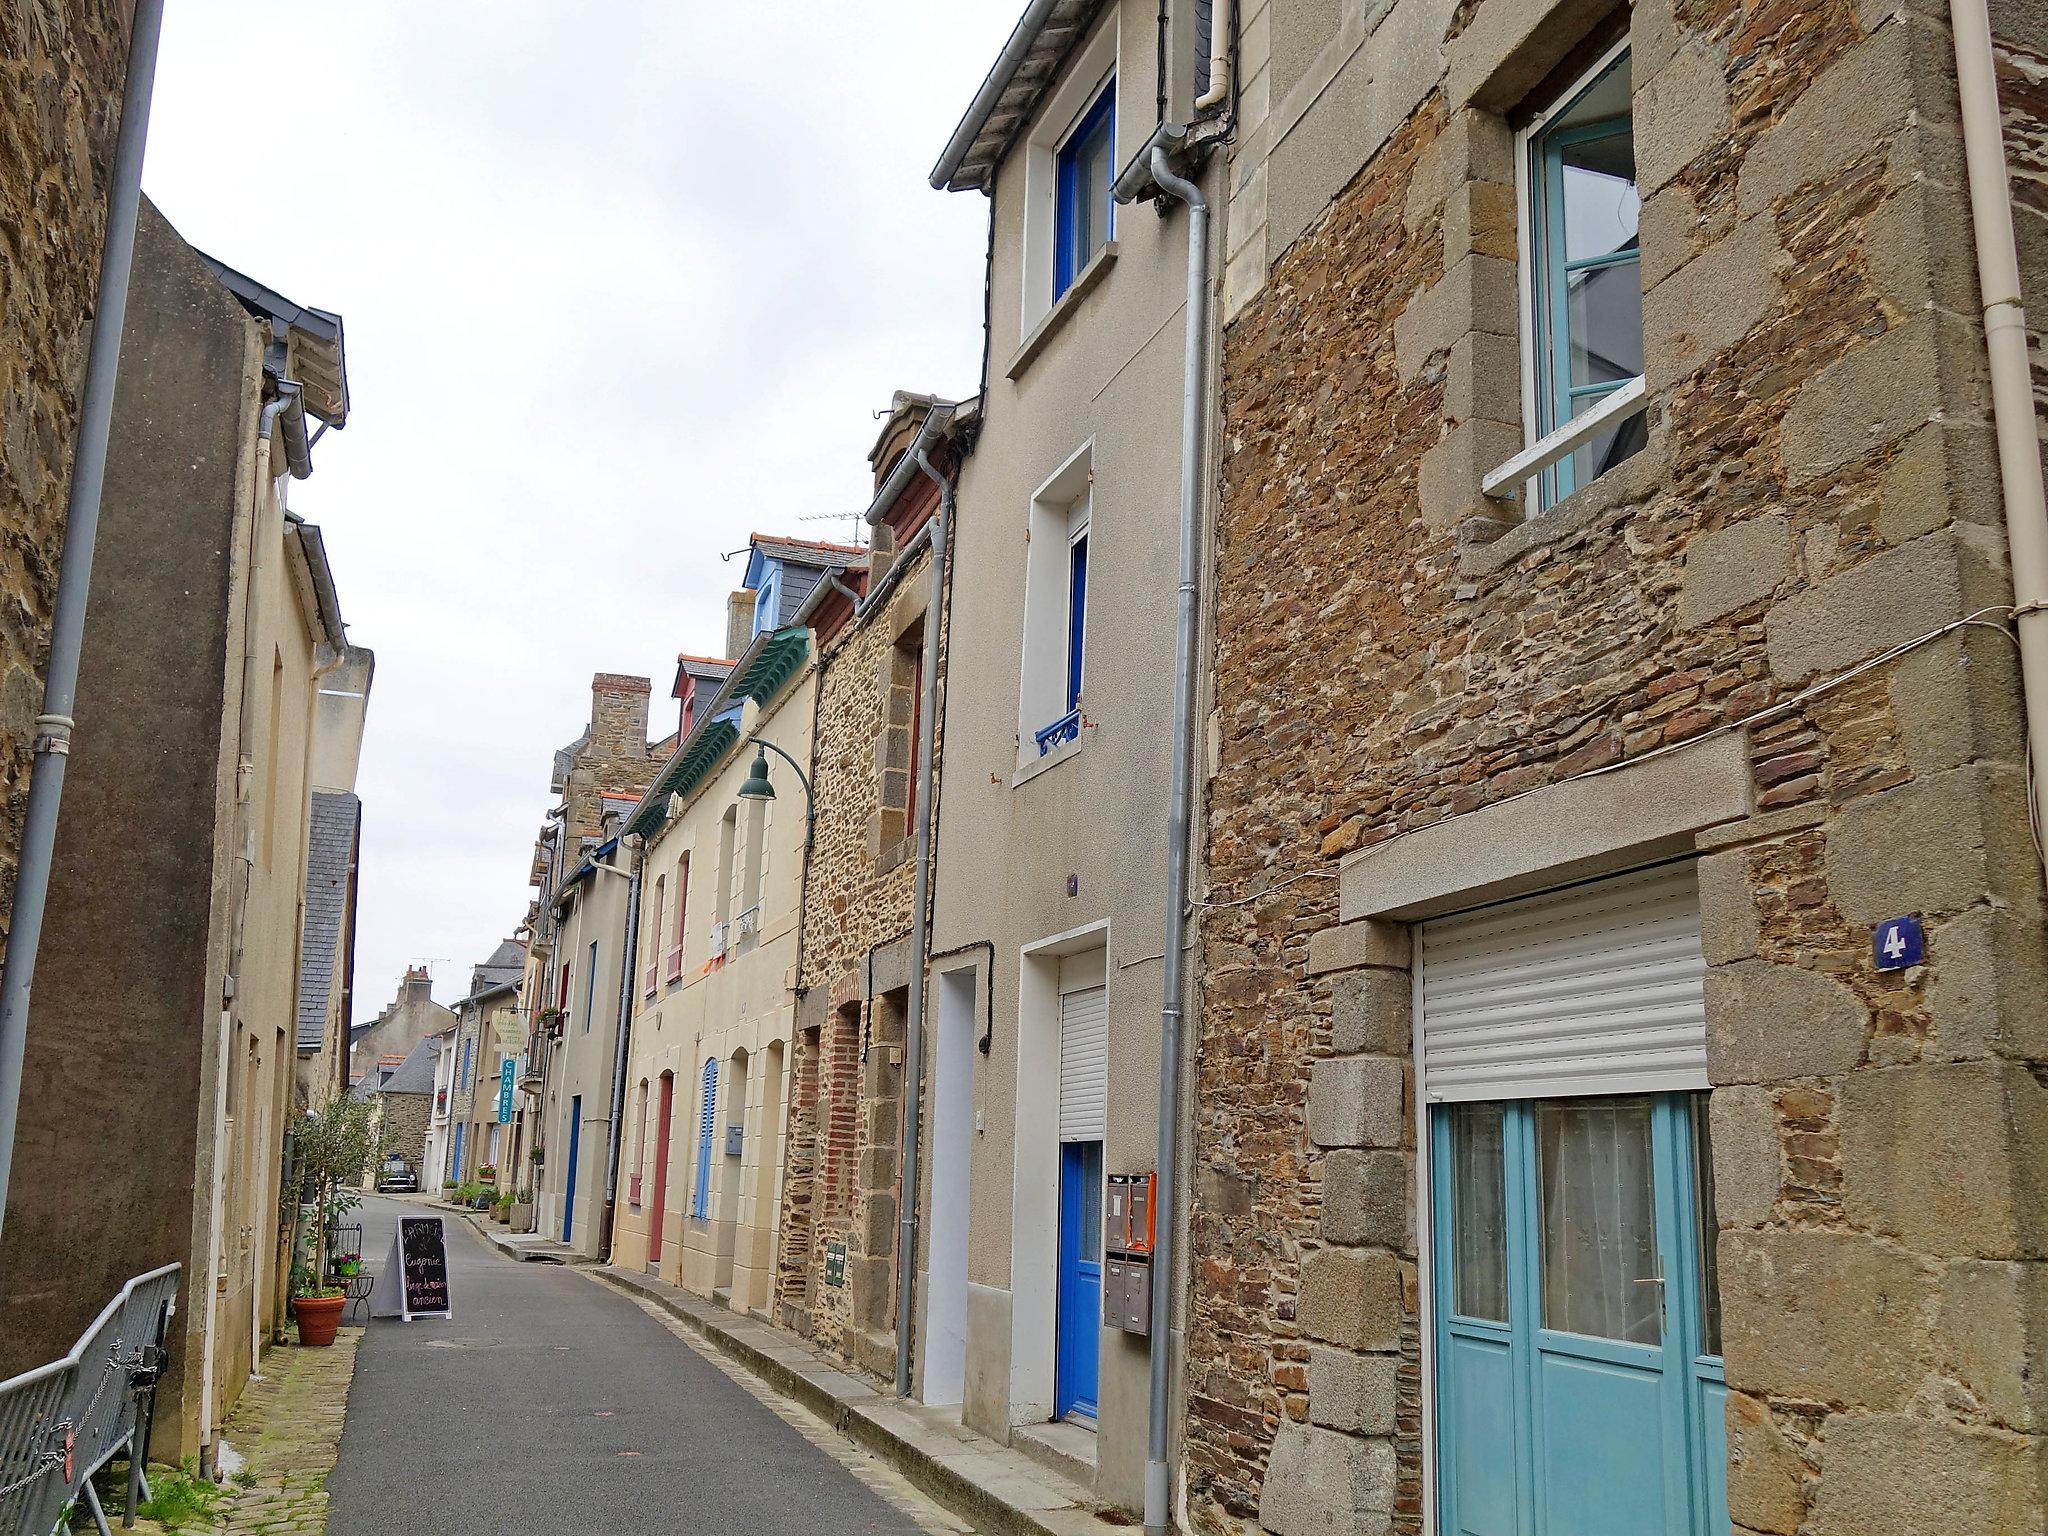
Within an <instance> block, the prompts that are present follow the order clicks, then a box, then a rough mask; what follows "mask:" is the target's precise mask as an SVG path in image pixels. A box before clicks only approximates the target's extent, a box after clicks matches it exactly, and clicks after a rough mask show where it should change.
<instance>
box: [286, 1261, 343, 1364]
mask: <svg viewBox="0 0 2048 1536" xmlns="http://www.w3.org/2000/svg"><path fill="white" fill-rule="evenodd" d="M347 1305H348V1291H347V1289H346V1288H345V1287H343V1286H339V1285H320V1284H317V1283H316V1282H315V1281H314V1278H313V1270H312V1268H311V1266H309V1265H306V1264H301V1265H299V1266H298V1267H297V1268H296V1269H294V1270H293V1271H292V1321H294V1322H296V1323H297V1324H298V1325H299V1342H300V1343H301V1344H303V1345H306V1346H308V1347H318V1346H321V1345H327V1344H332V1343H333V1342H334V1335H335V1334H336V1333H337V1332H338V1331H339V1330H340V1328H341V1309H342V1308H343V1307H345V1306H347Z"/></svg>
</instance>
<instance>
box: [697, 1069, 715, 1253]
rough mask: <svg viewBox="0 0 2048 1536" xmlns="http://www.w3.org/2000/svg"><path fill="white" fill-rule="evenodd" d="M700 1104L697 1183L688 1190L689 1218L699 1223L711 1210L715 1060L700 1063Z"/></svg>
mask: <svg viewBox="0 0 2048 1536" xmlns="http://www.w3.org/2000/svg"><path fill="white" fill-rule="evenodd" d="M703 1088H704V1102H703V1106H702V1108H701V1109H700V1110H699V1112H698V1116H697V1183H696V1186H695V1187H694V1188H693V1189H692V1190H691V1191H690V1215H691V1217H692V1219H694V1220H697V1221H702V1220H703V1219H704V1217H705V1215H706V1214H707V1213H708V1212H709V1210H710V1209H711V1142H712V1119H713V1117H714V1116H715V1115H716V1114H717V1112H718V1058H717V1057H716V1056H713V1057H710V1058H709V1059H707V1060H706V1061H705V1063H704V1085H703Z"/></svg>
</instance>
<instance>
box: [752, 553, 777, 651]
mask: <svg viewBox="0 0 2048 1536" xmlns="http://www.w3.org/2000/svg"><path fill="white" fill-rule="evenodd" d="M781 609H782V567H781V566H780V565H774V564H771V565H770V566H769V567H768V569H767V571H766V573H765V574H764V575H763V576H762V577H761V585H760V586H759V587H758V588H756V589H755V591H754V633H755V634H757V635H758V634H763V633H765V632H766V631H768V630H771V629H775V628H776V627H778V620H779V617H780V614H781Z"/></svg>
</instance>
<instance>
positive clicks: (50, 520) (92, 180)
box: [0, 0, 130, 932]
mask: <svg viewBox="0 0 2048 1536" xmlns="http://www.w3.org/2000/svg"><path fill="white" fill-rule="evenodd" d="M129 20H130V7H129V6H128V5H127V4H112V5H88V4H83V3H80V0H29V3H26V4H22V5H13V6H8V7H6V8H5V9H4V11H0V529H4V530H5V533H6V545H7V549H8V555H7V558H6V560H5V561H4V563H0V599H4V600H0V805H4V815H5V824H4V825H0V932H4V931H5V929H6V927H7V925H8V923H9V920H10V917H11V914H12V911H13V907H14V874H15V860H16V857H17V856H18V853H19V850H20V847H21V818H22V814H23V812H24V810H25V809H26V807H27V802H28V780H29V743H30V740H31V738H32V736H33V734H34V730H35V717H36V715H37V713H38V712H39V711H40V710H41V708H42V695H43V684H42V677H43V665H44V647H45V646H46V645H47V644H48V640H49V623H50V604H51V601H52V599H53V598H54V596H55V594H56V582H57V564H58V557H59V552H60V551H61V549H62V546H63V541H64V509H65V496H66V494H67V492H68V489H69V483H70V474H71V453H72V448H73V439H74V436H75V434H76V432H77V428H78V392H79V389H80V387H81V386H82V385H83V383H84V381H85V353H86V347H87V344H88V343H89V341H90V340H91V336H92V315H93V307H94V298H95V293H94V290H95V288H96V286H97V284H98V280H99V257H100V243H101V238H102V236H103V234H104V232H105V228H106V196H107V184H108V180H109V177H110V176H111V173H112V169H113V153H114V137H115V134H116V132H117V131H118V130H119V128H120V120H121V88H122V84H123V82H124V80H125V79H126V76H127V62H128V27H129Z"/></svg>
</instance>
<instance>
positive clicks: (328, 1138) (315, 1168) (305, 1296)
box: [292, 1094, 377, 1345]
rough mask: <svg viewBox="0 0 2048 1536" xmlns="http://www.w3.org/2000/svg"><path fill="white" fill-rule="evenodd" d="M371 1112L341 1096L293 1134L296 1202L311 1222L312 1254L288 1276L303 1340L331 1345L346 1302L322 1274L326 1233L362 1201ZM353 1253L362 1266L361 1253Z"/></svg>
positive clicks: (326, 1268) (371, 1155)
mask: <svg viewBox="0 0 2048 1536" xmlns="http://www.w3.org/2000/svg"><path fill="white" fill-rule="evenodd" d="M375 1116H376V1106H375V1105H374V1104H373V1103H371V1102H370V1101H369V1100H367V1099H352V1098H349V1097H348V1096H347V1095H345V1094H344V1095H341V1096H339V1097H336V1098H333V1099H330V1100H328V1101H327V1103H326V1104H325V1105H323V1106H322V1107H321V1108H320V1109H319V1110H318V1111H317V1112H316V1113H312V1114H308V1115H307V1116H306V1117H305V1118H304V1119H302V1120H301V1121H300V1122H299V1126H298V1130H297V1133H296V1134H295V1136H294V1137H293V1142H294V1152H295V1157H296V1166H297V1171H298V1174H299V1178H300V1203H301V1204H302V1205H304V1206H307V1207H310V1209H311V1214H312V1220H313V1252H312V1253H311V1255H310V1256H309V1258H308V1260H306V1261H303V1262H301V1263H300V1264H298V1265H297V1266H295V1267H294V1270H293V1274H292V1317H293V1319H294V1320H295V1321H296V1322H297V1323H298V1325H299V1342H300V1343H301V1344H308V1345H319V1344H332V1343H333V1342H334V1331H335V1329H336V1328H338V1327H339V1326H340V1324H341V1309H342V1308H343V1307H344V1306H346V1305H347V1304H348V1296H347V1293H346V1291H345V1289H344V1288H343V1287H342V1286H339V1285H335V1284H332V1283H329V1282H327V1281H323V1280H322V1279H321V1278H320V1277H321V1276H322V1275H326V1274H329V1273H331V1272H332V1271H331V1269H330V1265H331V1264H332V1262H333V1260H332V1258H331V1257H330V1253H329V1249H328V1246H327V1242H328V1233H329V1232H330V1231H332V1230H333V1228H334V1226H335V1224H336V1223H337V1222H338V1221H340V1219H341V1218H342V1217H343V1216H344V1215H346V1214H347V1213H348V1212H349V1211H351V1210H354V1209H355V1207H356V1206H357V1205H359V1204H360V1203H361V1202H362V1198H363V1197H362V1184H363V1180H364V1179H365V1178H366V1177H367V1176H368V1174H369V1171H370V1164H371V1162H372V1161H373V1160H374V1159H375V1157H376V1154H377V1136H376V1123H375ZM296 1246H297V1245H296V1244H294V1247H295V1248H296ZM353 1257H354V1258H355V1260H356V1263H357V1267H358V1268H360V1267H361V1262H362V1256H361V1255H360V1254H356V1255H354V1256H353Z"/></svg>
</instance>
